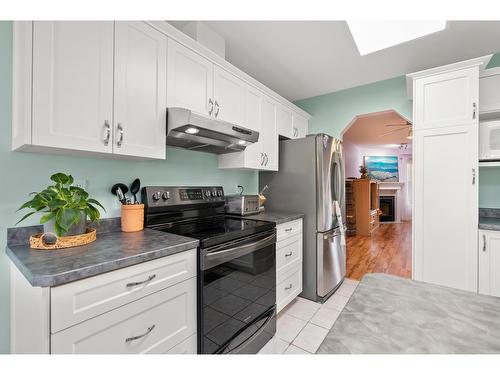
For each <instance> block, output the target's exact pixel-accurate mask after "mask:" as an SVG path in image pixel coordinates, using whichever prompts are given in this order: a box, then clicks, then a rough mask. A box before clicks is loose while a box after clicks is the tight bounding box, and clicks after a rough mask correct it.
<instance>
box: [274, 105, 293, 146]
mask: <svg viewBox="0 0 500 375" xmlns="http://www.w3.org/2000/svg"><path fill="white" fill-rule="evenodd" d="M276 128H277V131H278V134H279V135H281V136H283V137H285V138H289V139H291V138H295V137H294V135H293V113H292V111H291V110H290V109H288V108H286V107H285V106H283V105H281V104H278V105H277V106H276Z"/></svg>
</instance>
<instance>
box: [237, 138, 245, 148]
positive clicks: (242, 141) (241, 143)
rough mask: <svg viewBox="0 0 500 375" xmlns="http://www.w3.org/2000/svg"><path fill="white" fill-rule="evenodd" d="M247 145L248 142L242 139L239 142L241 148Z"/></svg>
mask: <svg viewBox="0 0 500 375" xmlns="http://www.w3.org/2000/svg"><path fill="white" fill-rule="evenodd" d="M246 143H247V142H246V141H244V140H242V139H241V140H239V141H238V144H239V145H241V146H243V145H245V144H246Z"/></svg>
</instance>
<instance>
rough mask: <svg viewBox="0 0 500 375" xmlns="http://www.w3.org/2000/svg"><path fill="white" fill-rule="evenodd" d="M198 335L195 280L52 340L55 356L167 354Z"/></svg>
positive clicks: (145, 298) (80, 325)
mask: <svg viewBox="0 0 500 375" xmlns="http://www.w3.org/2000/svg"><path fill="white" fill-rule="evenodd" d="M195 333H196V278H191V279H189V280H186V281H183V282H181V283H178V284H175V285H173V286H171V287H169V288H166V289H163V290H161V291H159V292H156V293H153V294H151V295H149V296H147V297H144V298H141V299H139V300H137V301H135V302H132V303H129V304H128V305H125V306H123V307H120V308H118V309H115V310H112V311H110V312H108V313H106V314H102V315H99V316H97V317H95V318H93V319H90V320H87V321H85V322H83V323H80V324H77V325H75V326H72V327H70V328H68V329H65V330H63V331H61V332H58V333H56V334H53V335H52V336H51V353H52V354H65V353H68V354H139V353H166V352H168V351H169V350H171V349H172V348H174V347H175V346H176V345H179V344H181V343H182V342H183V341H184V340H186V339H188V338H189V337H191V336H192V335H193V334H195Z"/></svg>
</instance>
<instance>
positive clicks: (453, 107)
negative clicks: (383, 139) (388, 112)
mask: <svg viewBox="0 0 500 375" xmlns="http://www.w3.org/2000/svg"><path fill="white" fill-rule="evenodd" d="M478 97H479V70H478V68H477V67H473V68H468V69H462V70H457V71H453V72H448V73H443V74H439V75H434V76H430V77H425V78H421V79H417V80H416V82H415V96H414V101H415V113H414V120H415V124H414V125H415V128H414V130H419V129H432V128H439V127H445V126H459V125H470V124H471V123H473V122H474V121H477V118H478V116H479V112H478V111H479V108H478Z"/></svg>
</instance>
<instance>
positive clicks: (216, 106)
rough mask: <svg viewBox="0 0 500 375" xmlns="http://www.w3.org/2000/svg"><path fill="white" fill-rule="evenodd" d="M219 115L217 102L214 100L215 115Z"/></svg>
mask: <svg viewBox="0 0 500 375" xmlns="http://www.w3.org/2000/svg"><path fill="white" fill-rule="evenodd" d="M218 115H219V103H217V100H216V101H215V117H217V116H218Z"/></svg>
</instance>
